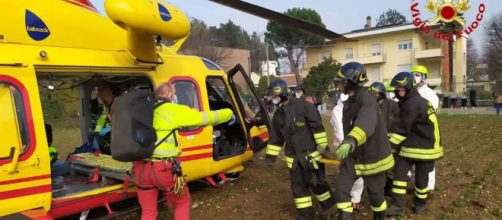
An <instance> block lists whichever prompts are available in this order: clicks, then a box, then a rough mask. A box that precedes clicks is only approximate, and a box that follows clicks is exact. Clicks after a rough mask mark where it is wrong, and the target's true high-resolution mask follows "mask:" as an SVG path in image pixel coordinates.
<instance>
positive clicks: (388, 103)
mask: <svg viewBox="0 0 502 220" xmlns="http://www.w3.org/2000/svg"><path fill="white" fill-rule="evenodd" d="M386 90H387V89H386V88H385V85H384V84H383V83H381V82H374V83H373V84H371V85H370V87H369V92H370V94H371V95H373V96H374V97H375V98H376V100H377V103H378V107H379V108H380V114H381V115H382V118H383V122H384V123H385V127H386V128H387V131H389V130H390V128H391V126H392V125H393V124H395V123H396V121H398V120H399V106H398V105H397V102H395V101H393V100H391V99H387V94H386Z"/></svg>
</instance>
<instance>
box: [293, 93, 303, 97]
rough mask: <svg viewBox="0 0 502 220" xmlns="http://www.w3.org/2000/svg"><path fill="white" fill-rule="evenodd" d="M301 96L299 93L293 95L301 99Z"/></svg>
mask: <svg viewBox="0 0 502 220" xmlns="http://www.w3.org/2000/svg"><path fill="white" fill-rule="evenodd" d="M302 95H303V94H302V93H301V92H297V93H295V96H296V98H301V97H302Z"/></svg>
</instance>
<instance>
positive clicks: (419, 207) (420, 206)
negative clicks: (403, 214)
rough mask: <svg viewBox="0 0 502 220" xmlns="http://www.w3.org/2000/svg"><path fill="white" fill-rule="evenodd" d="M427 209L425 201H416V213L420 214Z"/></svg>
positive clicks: (414, 210) (414, 209)
mask: <svg viewBox="0 0 502 220" xmlns="http://www.w3.org/2000/svg"><path fill="white" fill-rule="evenodd" d="M424 211H425V204H424V203H415V206H414V207H413V212H414V213H416V214H420V213H422V212H424Z"/></svg>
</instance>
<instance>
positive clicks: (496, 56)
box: [485, 14, 502, 92]
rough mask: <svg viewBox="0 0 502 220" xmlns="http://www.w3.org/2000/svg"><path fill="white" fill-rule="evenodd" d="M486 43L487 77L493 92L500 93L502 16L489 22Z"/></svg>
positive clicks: (501, 86)
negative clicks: (492, 86)
mask: <svg viewBox="0 0 502 220" xmlns="http://www.w3.org/2000/svg"><path fill="white" fill-rule="evenodd" d="M486 35H487V42H486V48H487V49H486V54H485V56H486V57H485V59H486V62H487V64H488V75H489V76H490V80H494V81H495V82H496V83H495V86H494V90H495V91H498V92H502V14H498V15H497V16H495V17H494V18H492V19H491V20H490V22H489V23H488V26H487V28H486Z"/></svg>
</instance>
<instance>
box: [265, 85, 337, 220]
mask: <svg viewBox="0 0 502 220" xmlns="http://www.w3.org/2000/svg"><path fill="white" fill-rule="evenodd" d="M268 95H269V96H271V97H272V101H273V103H274V104H275V105H277V106H278V107H279V108H278V109H277V110H276V111H275V113H274V116H273V119H272V126H271V130H270V140H269V141H268V145H267V150H266V162H267V164H268V165H269V166H270V167H272V166H273V164H274V163H275V160H276V158H277V156H279V154H280V152H281V150H282V148H283V145H284V144H285V147H284V148H285V149H284V154H285V158H286V165H287V167H288V168H289V171H290V172H289V174H290V177H291V190H292V191H293V197H294V201H295V205H296V209H297V219H314V218H315V212H314V208H313V206H312V197H311V193H310V191H311V190H312V192H313V193H314V194H315V197H316V198H317V200H318V201H319V202H320V204H321V206H322V208H323V210H324V211H323V213H322V214H323V217H325V218H329V216H330V215H332V214H334V212H335V210H334V204H335V201H334V199H333V197H332V196H331V189H330V187H329V185H328V183H327V182H326V181H325V173H324V172H325V170H324V165H323V164H322V163H320V162H319V160H320V159H321V158H322V153H324V151H325V149H326V147H327V145H328V139H327V137H326V132H325V131H324V127H323V124H322V121H321V117H320V115H319V113H318V112H317V110H316V109H315V107H314V106H313V105H312V104H309V103H307V102H306V101H304V100H302V99H298V98H296V97H292V96H291V92H290V90H289V88H288V86H287V85H286V82H284V81H283V80H276V81H274V82H272V83H271V84H270V86H269V87H268Z"/></svg>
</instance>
